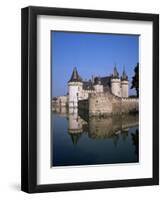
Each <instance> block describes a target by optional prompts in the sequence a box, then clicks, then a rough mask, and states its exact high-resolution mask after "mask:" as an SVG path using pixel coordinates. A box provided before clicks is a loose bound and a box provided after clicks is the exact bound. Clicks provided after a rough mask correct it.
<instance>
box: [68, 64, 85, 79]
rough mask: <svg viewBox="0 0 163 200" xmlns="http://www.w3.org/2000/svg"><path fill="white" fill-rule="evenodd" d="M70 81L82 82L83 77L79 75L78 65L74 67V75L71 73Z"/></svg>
mask: <svg viewBox="0 0 163 200" xmlns="http://www.w3.org/2000/svg"><path fill="white" fill-rule="evenodd" d="M69 82H82V79H81V77H80V76H79V74H78V71H77V68H76V67H75V68H74V69H73V72H72V75H71V78H70V80H69Z"/></svg>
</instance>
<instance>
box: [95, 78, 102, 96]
mask: <svg viewBox="0 0 163 200" xmlns="http://www.w3.org/2000/svg"><path fill="white" fill-rule="evenodd" d="M94 89H95V91H96V92H103V85H102V84H101V79H100V77H96V78H95V83H94Z"/></svg>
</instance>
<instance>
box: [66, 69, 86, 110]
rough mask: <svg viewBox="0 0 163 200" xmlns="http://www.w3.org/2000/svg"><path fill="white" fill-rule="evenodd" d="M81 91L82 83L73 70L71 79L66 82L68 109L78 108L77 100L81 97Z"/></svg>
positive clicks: (76, 72)
mask: <svg viewBox="0 0 163 200" xmlns="http://www.w3.org/2000/svg"><path fill="white" fill-rule="evenodd" d="M82 89H83V82H82V79H81V78H80V76H79V74H78V71H77V68H76V67H75V68H74V69H73V72H72V75H71V78H70V80H69V82H68V93H69V98H68V107H69V108H77V107H78V100H80V99H81V97H82Z"/></svg>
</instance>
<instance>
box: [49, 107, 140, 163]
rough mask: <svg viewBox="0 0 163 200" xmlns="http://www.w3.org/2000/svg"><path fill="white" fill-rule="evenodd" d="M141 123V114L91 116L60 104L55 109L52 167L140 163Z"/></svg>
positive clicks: (53, 114) (53, 117) (53, 116)
mask: <svg viewBox="0 0 163 200" xmlns="http://www.w3.org/2000/svg"><path fill="white" fill-rule="evenodd" d="M138 125H139V119H138V114H135V115H115V116H110V117H102V116H101V117H90V118H89V117H88V116H87V115H85V114H83V113H82V112H80V111H78V110H77V109H72V110H69V112H67V110H66V108H64V107H60V108H58V110H56V111H55V112H52V138H53V144H52V147H53V151H52V163H53V166H69V165H89V164H93V165H95V164H111V163H112V164H113V163H130V162H138V161H139V126H138Z"/></svg>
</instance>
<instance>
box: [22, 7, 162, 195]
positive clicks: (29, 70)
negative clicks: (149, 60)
mask: <svg viewBox="0 0 163 200" xmlns="http://www.w3.org/2000/svg"><path fill="white" fill-rule="evenodd" d="M38 15H51V16H53V15H55V16H71V17H87V18H103V19H123V20H138V21H151V22H152V23H153V155H152V156H153V177H152V178H140V179H130V180H129V179H128V180H113V181H95V182H78V183H63V184H47V185H37V134H36V133H37V16H38ZM21 19H22V20H21V69H22V70H21V77H22V80H21V98H22V100H21V190H22V191H24V192H28V193H37V192H54V191H67V190H83V189H99V188H115V187H130V186H145V185H146V186H147V185H158V184H159V15H158V14H144V13H128V12H113V11H99V10H82V9H66V8H50V7H35V6H30V7H26V8H23V9H22V12H21Z"/></svg>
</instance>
